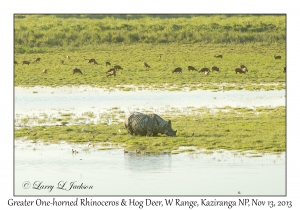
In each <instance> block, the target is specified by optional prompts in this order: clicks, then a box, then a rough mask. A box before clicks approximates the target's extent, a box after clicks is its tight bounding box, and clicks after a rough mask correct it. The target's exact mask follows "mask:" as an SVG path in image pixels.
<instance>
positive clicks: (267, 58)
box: [14, 44, 286, 91]
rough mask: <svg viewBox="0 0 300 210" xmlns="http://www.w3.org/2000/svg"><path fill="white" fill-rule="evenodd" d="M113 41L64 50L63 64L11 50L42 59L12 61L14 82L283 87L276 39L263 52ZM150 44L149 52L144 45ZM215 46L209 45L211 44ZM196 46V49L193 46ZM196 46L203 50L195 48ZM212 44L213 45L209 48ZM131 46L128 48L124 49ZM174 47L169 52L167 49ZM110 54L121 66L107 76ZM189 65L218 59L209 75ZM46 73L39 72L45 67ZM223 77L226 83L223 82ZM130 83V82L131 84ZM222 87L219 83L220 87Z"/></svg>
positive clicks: (50, 55)
mask: <svg viewBox="0 0 300 210" xmlns="http://www.w3.org/2000/svg"><path fill="white" fill-rule="evenodd" d="M195 45H197V44H194V45H184V44H181V45H175V44H168V45H152V44H139V45H116V46H115V47H114V49H115V50H114V51H108V52H105V53H103V52H102V51H101V50H100V49H101V46H100V47H99V48H100V49H99V50H95V51H92V50H91V51H90V52H89V53H88V52H85V51H82V50H78V51H72V52H64V53H63V54H64V55H66V54H68V55H71V57H72V60H70V61H66V62H65V64H64V65H62V64H59V62H58V61H59V60H61V59H63V57H65V56H64V55H63V54H62V53H57V52H49V53H44V54H42V55H41V54H17V53H16V54H15V59H16V60H18V61H21V60H33V59H34V58H35V57H37V56H39V57H42V58H43V59H42V60H41V61H40V63H32V64H30V65H29V66H28V65H15V67H14V72H15V85H16V86H25V87H26V86H37V85H39V86H51V87H57V86H73V85H89V86H92V87H93V86H94V87H104V88H107V89H111V88H118V89H120V90H124V91H132V90H135V89H136V87H138V88H142V87H144V88H146V89H147V88H152V89H166V90H171V91H176V90H181V89H183V88H188V89H191V90H195V89H203V90H208V89H212V90H216V91H219V90H241V89H248V90H260V89H264V90H273V89H285V87H286V84H285V82H286V77H285V74H284V73H283V72H282V69H283V67H284V66H286V63H285V45H283V44H281V45H280V44H274V45H273V46H267V47H265V51H266V53H265V54H257V49H256V48H257V47H258V46H257V45H259V44H254V46H253V47H252V48H251V49H249V50H248V51H247V53H244V51H245V48H247V44H245V45H242V44H237V45H225V46H224V45H211V44H206V45H198V46H195ZM149 47H151V50H152V51H154V52H152V53H150V52H147V51H146V50H145V48H149ZM212 47H213V48H212ZM231 47H234V48H235V50H234V51H233V52H230V53H229V54H224V53H223V55H224V57H223V59H222V60H221V59H217V58H215V57H214V55H215V54H216V52H220V51H221V52H222V51H223V52H224V51H226V49H227V48H231ZM191 48H195V49H191ZM197 48H199V49H201V50H196V49H197ZM211 48H212V49H211ZM126 51H131V52H130V53H124V52H126ZM161 51H163V53H164V58H163V59H162V60H157V57H156V54H157V52H161ZM171 52H172V53H171ZM275 52H280V53H279V54H281V55H282V57H283V58H282V59H281V60H274V58H273V57H272V55H273V54H274V53H275ZM85 54H91V55H90V56H89V57H93V58H95V59H96V60H98V63H99V65H94V64H88V63H86V61H85V60H84V59H83V58H82V57H83V55H85ZM106 60H109V61H110V62H111V63H112V65H116V64H118V65H121V66H122V67H123V68H124V70H121V71H118V72H117V76H116V77H106V74H105V72H106V71H107V70H108V69H109V68H110V67H106V66H105V61H106ZM144 60H146V61H147V62H148V63H149V65H151V68H150V69H148V70H147V69H144V68H143V66H142V62H143V61H144ZM241 64H244V65H246V66H247V68H248V70H249V72H248V73H246V74H235V73H234V69H235V68H237V67H239V66H240V65H241ZM188 65H192V66H194V67H195V68H197V69H201V68H203V67H208V68H211V67H212V66H214V65H216V66H218V67H219V68H220V69H221V72H220V73H217V72H211V74H210V75H208V76H205V75H204V74H201V73H197V72H189V71H188V70H187V66H188ZM75 67H77V68H79V69H81V71H82V73H83V75H80V74H74V75H73V74H72V69H73V68H75ZM176 67H181V68H182V69H183V72H182V74H176V73H174V74H172V73H171V71H172V70H173V69H174V68H176ZM45 68H46V69H48V73H47V74H44V73H42V70H43V69H45ZM224 83H226V84H225V85H224ZM128 85H134V86H135V87H130V86H128ZM220 88H221V89H220Z"/></svg>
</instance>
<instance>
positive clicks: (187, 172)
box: [15, 140, 286, 196]
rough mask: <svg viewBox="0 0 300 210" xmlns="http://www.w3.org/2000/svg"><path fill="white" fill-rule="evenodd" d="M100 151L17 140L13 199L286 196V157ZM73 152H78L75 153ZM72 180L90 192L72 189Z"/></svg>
mask: <svg viewBox="0 0 300 210" xmlns="http://www.w3.org/2000/svg"><path fill="white" fill-rule="evenodd" d="M99 148H103V147H102V146H101V145H95V146H93V147H92V146H89V145H87V144H85V145H79V144H68V143H65V142H60V143H59V144H47V143H43V142H36V143H32V142H30V141H27V140H16V141H15V195H51V196H54V195H239V194H238V192H240V195H285V193H286V191H285V178H286V177H285V153H281V154H277V155H275V154H265V155H262V156H261V157H256V156H257V154H252V153H245V154H242V153H238V152H230V151H226V150H220V151H214V152H213V153H211V154H210V153H207V152H206V151H205V150H199V151H198V152H195V153H181V154H177V155H170V154H165V155H141V154H135V153H134V152H132V153H130V152H129V153H124V152H123V149H121V148H115V149H112V150H99ZM72 149H75V150H77V151H78V153H77V154H73V153H72ZM251 156H252V157H251ZM253 156H254V157H253ZM258 156H259V155H258ZM28 182H30V185H28ZM71 182H75V185H81V184H83V185H84V186H89V187H90V186H92V189H74V188H71V190H69V189H70V184H71ZM51 186H52V189H51ZM58 186H60V188H62V189H59V188H58ZM26 187H29V189H25V188H26ZM34 188H37V189H34Z"/></svg>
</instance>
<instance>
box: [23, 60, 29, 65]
mask: <svg viewBox="0 0 300 210" xmlns="http://www.w3.org/2000/svg"><path fill="white" fill-rule="evenodd" d="M23 64H27V65H29V64H30V61H22V65H23Z"/></svg>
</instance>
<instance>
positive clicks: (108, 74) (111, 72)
mask: <svg viewBox="0 0 300 210" xmlns="http://www.w3.org/2000/svg"><path fill="white" fill-rule="evenodd" d="M112 75H114V76H116V70H115V69H114V68H111V69H110V70H108V71H107V72H106V76H107V77H109V76H112Z"/></svg>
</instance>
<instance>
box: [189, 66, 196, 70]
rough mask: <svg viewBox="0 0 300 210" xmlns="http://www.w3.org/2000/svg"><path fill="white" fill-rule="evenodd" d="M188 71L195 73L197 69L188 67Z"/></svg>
mask: <svg viewBox="0 0 300 210" xmlns="http://www.w3.org/2000/svg"><path fill="white" fill-rule="evenodd" d="M188 70H189V71H197V69H196V68H195V67H194V66H188Z"/></svg>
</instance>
